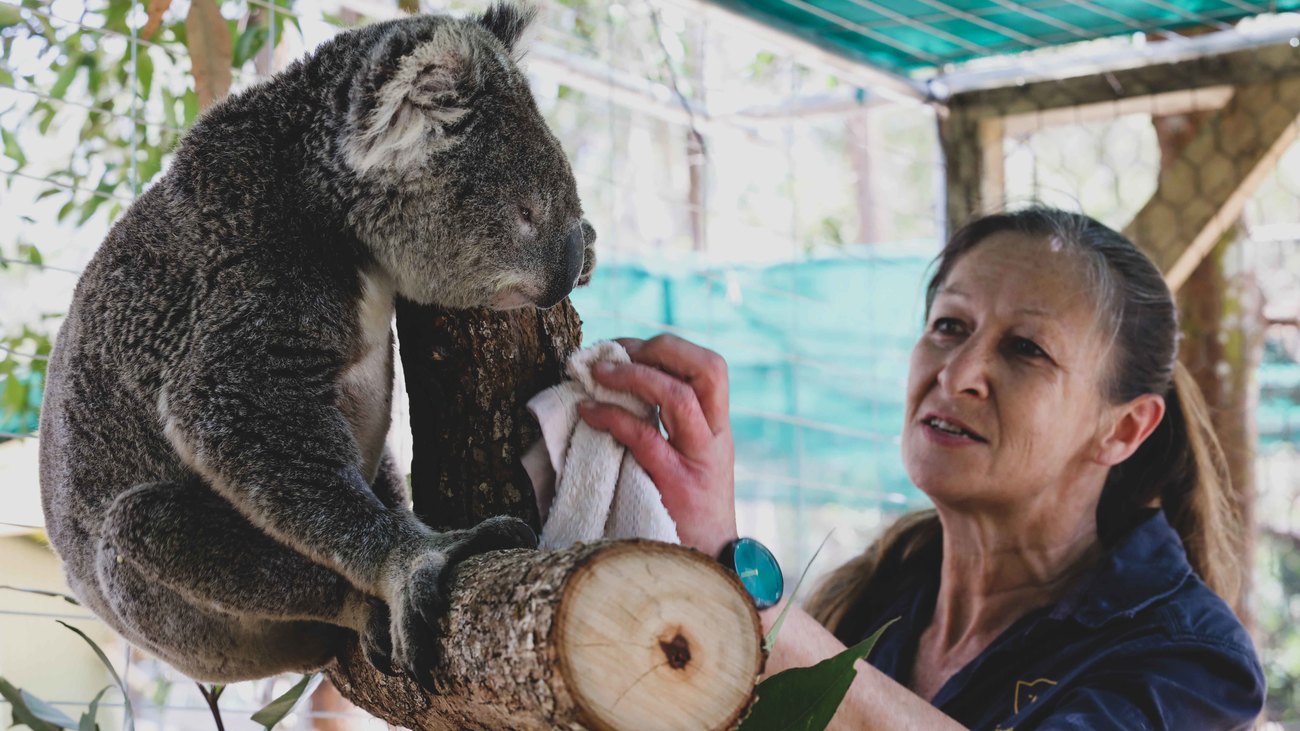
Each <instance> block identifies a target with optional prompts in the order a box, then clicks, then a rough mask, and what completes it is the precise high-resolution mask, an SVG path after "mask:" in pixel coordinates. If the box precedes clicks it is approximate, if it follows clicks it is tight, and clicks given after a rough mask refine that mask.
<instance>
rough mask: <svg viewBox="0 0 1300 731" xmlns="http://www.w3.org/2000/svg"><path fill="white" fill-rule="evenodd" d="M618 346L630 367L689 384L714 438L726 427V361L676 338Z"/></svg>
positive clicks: (626, 342) (659, 337) (628, 341)
mask: <svg viewBox="0 0 1300 731" xmlns="http://www.w3.org/2000/svg"><path fill="white" fill-rule="evenodd" d="M618 342H619V344H621V345H622V346H623V347H624V349H625V350H627V352H628V355H629V356H630V357H631V358H632V361H633V362H634V363H641V364H644V365H648V366H653V367H655V368H658V369H660V370H662V371H665V372H667V373H669V374H671V375H673V376H676V377H677V378H678V379H680V380H682V381H685V382H686V383H687V384H689V385H690V387H691V390H693V391H694V392H695V397H696V398H695V400H696V401H697V402H698V404H699V408H700V411H701V412H702V413H703V415H704V419H705V421H706V422H707V423H708V425H709V428H710V429H711V430H712V431H713V433H714V434H717V433H718V432H720V431H723V430H725V429H727V428H728V427H729V426H730V417H729V410H728V398H729V396H728V385H727V361H726V360H724V359H723V358H722V356H720V355H718V354H717V353H715V352H713V351H712V350H709V349H708V348H702V347H700V346H698V345H696V344H695V343H692V342H690V341H688V340H683V339H681V338H679V337H677V336H676V335H666V334H665V335H656V336H655V337H653V338H650V339H649V340H636V339H633V338H624V339H621V340H619V341H618ZM659 403H660V405H661V406H662V405H663V403H662V402H659Z"/></svg>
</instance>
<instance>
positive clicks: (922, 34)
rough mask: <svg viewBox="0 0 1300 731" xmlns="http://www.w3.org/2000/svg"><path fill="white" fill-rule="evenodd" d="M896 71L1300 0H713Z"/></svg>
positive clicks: (1291, 5) (1195, 24)
mask: <svg viewBox="0 0 1300 731" xmlns="http://www.w3.org/2000/svg"><path fill="white" fill-rule="evenodd" d="M711 2H714V3H716V4H717V5H720V6H722V7H725V8H727V9H729V10H732V11H735V12H738V13H740V14H741V15H744V16H746V17H749V18H752V19H754V20H757V21H759V22H761V23H763V24H765V25H768V26H771V27H773V28H775V29H777V30H780V31H782V32H785V33H788V34H790V35H793V36H796V37H799V38H802V39H804V40H806V41H810V42H812V43H814V44H816V45H818V46H820V47H822V48H824V49H826V50H828V51H831V52H833V53H836V54H839V55H841V56H844V57H846V58H848V59H850V60H853V61H858V62H861V63H865V64H869V65H871V66H875V67H877V68H880V69H884V70H886V71H890V72H893V73H896V74H902V75H909V74H911V73H912V72H914V71H918V70H923V69H934V68H941V67H943V66H944V65H945V64H953V63H961V62H963V61H969V60H971V59H975V58H982V57H986V56H996V55H1001V54H1009V53H1019V52H1021V51H1029V50H1033V49H1036V48H1045V47H1051V46H1058V45H1062V44H1066V43H1076V42H1079V41H1089V40H1095V39H1098V38H1107V37H1110V36H1117V35H1123V34H1127V33H1135V32H1139V31H1142V32H1146V33H1155V32H1158V31H1165V30H1180V29H1186V28H1215V27H1221V25H1220V24H1223V23H1234V22H1236V21H1238V20H1240V19H1242V18H1246V17H1250V16H1253V15H1258V14H1260V13H1276V12H1288V11H1293V10H1296V9H1297V8H1300V0H1277V2H1267V3H1262V2H1243V1H1242V0H1227V1H1221V0H1088V1H1087V2H1073V1H1068V2H1067V1H1064V0H1036V1H1031V2H1011V1H1010V0H711Z"/></svg>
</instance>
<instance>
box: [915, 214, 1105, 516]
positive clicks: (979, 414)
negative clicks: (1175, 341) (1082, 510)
mask: <svg viewBox="0 0 1300 731" xmlns="http://www.w3.org/2000/svg"><path fill="white" fill-rule="evenodd" d="M1087 281H1088V278H1087V276H1086V270H1085V267H1084V265H1083V263H1082V262H1081V261H1080V260H1079V257H1078V255H1077V254H1075V253H1071V252H1069V251H1068V250H1062V249H1061V247H1053V246H1050V245H1049V243H1048V242H1047V241H1045V240H1043V239H1042V238H1041V237H1033V236H1028V235H1025V234H1021V233H1018V232H1010V231H1008V232H1001V233H996V234H993V235H991V236H989V237H988V238H986V239H984V240H983V241H982V242H980V243H978V244H977V245H976V246H975V247H974V248H973V249H971V250H969V251H968V252H967V253H966V254H965V255H964V256H962V257H961V258H960V259H958V261H957V263H956V265H955V266H953V268H952V270H951V272H950V273H949V276H948V279H947V281H945V282H944V283H943V285H942V286H941V287H940V289H939V290H938V294H937V296H936V297H935V300H934V303H933V305H932V306H931V308H930V316H929V319H928V321H927V323H926V329H925V333H924V334H923V335H922V336H921V339H920V340H919V341H918V342H917V344H916V347H915V348H914V349H913V351H912V361H911V370H910V372H909V375H908V386H907V416H906V423H905V424H904V427H903V461H904V464H905V465H906V467H907V472H908V475H909V476H910V477H911V478H912V481H913V482H914V483H915V484H916V485H917V487H919V488H921V489H922V490H923V491H925V492H926V494H928V495H929V496H930V497H931V499H933V500H934V501H935V502H936V503H939V504H942V505H948V506H953V507H957V506H962V505H1011V504H1015V503H1018V502H1022V501H1024V500H1033V499H1051V498H1050V495H1051V493H1052V492H1053V491H1052V490H1050V489H1047V488H1049V487H1052V486H1056V485H1066V484H1069V482H1070V480H1069V478H1070V477H1071V476H1076V475H1078V474H1081V470H1083V469H1084V468H1086V467H1087V466H1088V465H1089V464H1090V463H1092V462H1093V459H1092V456H1093V455H1094V454H1095V451H1096V444H1095V440H1096V435H1097V433H1098V430H1099V426H1100V423H1101V416H1102V414H1103V410H1104V408H1105V406H1106V404H1105V400H1104V398H1103V395H1102V379H1103V378H1104V375H1105V372H1106V365H1107V362H1108V359H1109V355H1108V352H1107V348H1106V344H1107V340H1106V339H1104V338H1103V337H1102V336H1101V333H1100V332H1099V330H1100V328H1099V327H1098V326H1097V324H1096V316H1097V311H1096V308H1095V304H1094V300H1093V297H1092V296H1091V294H1090V292H1089V291H1088V285H1087Z"/></svg>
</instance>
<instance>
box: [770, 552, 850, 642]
mask: <svg viewBox="0 0 1300 731" xmlns="http://www.w3.org/2000/svg"><path fill="white" fill-rule="evenodd" d="M834 533H835V531H833V530H832V531H831V532H830V533H827V534H826V537H825V538H823V539H822V543H821V545H820V546H818V547H817V550H816V551H813V555H812V558H810V559H808V563H806V564H804V566H803V573H801V574H799V580H798V581H796V582H794V588H793V589H791V590H790V598H789V600H787V601H786V603H785V608H784V609H782V610H781V614H780V615H779V616H778V617H777V618H776V622H775V623H773V625H772V629H770V630H768V633H767V636H766V637H764V638H763V652H771V651H772V646H773V645H775V644H776V636H777V635H778V634H779V633H780V632H781V626H782V625H784V624H785V615H786V614H787V613H789V611H790V607H792V606H794V598H795V597H796V596H798V594H799V587H801V586H803V580H804V579H806V578H808V569H810V568H812V565H813V561H816V560H817V556H818V555H820V554H821V552H822V549H823V548H825V547H826V541H829V540H830V539H831V535H832V534H834Z"/></svg>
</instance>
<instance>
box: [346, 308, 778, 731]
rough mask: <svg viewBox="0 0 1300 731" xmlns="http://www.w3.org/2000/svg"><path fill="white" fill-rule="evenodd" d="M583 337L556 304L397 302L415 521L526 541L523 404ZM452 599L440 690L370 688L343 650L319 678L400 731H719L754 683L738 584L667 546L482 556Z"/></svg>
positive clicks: (402, 684) (757, 631)
mask: <svg viewBox="0 0 1300 731" xmlns="http://www.w3.org/2000/svg"><path fill="white" fill-rule="evenodd" d="M581 325H582V323H581V320H580V319H579V318H578V315H577V313H576V311H574V309H573V308H572V306H571V305H570V304H569V302H568V300H565V301H564V302H563V303H561V304H560V305H557V306H556V307H553V308H551V309H549V310H533V309H521V310H514V311H509V312H495V311H487V310H474V311H447V310H440V309H437V308H430V307H423V306H418V305H414V304H411V303H409V302H399V303H398V307H397V329H398V336H399V339H400V354H401V358H402V366H403V369H404V372H405V379H406V388H407V393H408V395H409V397H410V406H411V408H410V415H411V431H412V434H413V437H414V455H413V459H412V466H411V470H412V475H411V488H412V497H413V507H414V510H415V513H416V515H417V516H419V517H420V519H421V520H422V521H424V522H425V523H426V524H428V525H430V526H432V527H434V528H439V529H447V528H460V527H468V526H471V525H474V524H476V523H478V522H480V521H482V520H483V519H485V518H488V517H491V516H494V515H502V514H506V515H513V516H516V517H518V518H521V519H523V520H525V521H527V522H528V523H529V524H531V525H532V526H533V528H534V529H535V530H539V531H540V521H539V517H538V510H537V504H536V499H535V497H534V495H533V490H532V484H531V482H530V481H529V479H528V476H527V473H526V472H525V471H524V469H523V467H522V465H521V464H520V458H521V457H522V455H523V454H524V452H525V450H526V449H527V448H528V447H529V446H530V445H531V444H532V443H533V442H535V441H536V440H537V439H538V437H539V436H540V431H539V429H538V427H537V424H536V422H535V420H534V419H533V418H532V415H531V414H529V413H528V411H527V408H526V403H527V401H528V399H529V398H531V397H532V396H533V395H534V394H536V393H537V392H539V391H541V390H543V389H545V388H547V387H549V386H552V385H554V384H555V383H558V382H559V381H560V379H561V377H562V375H563V372H564V364H565V362H566V360H567V359H568V356H569V354H570V353H572V352H573V351H574V350H576V349H577V347H578V345H579V343H580V340H581ZM450 591H451V593H450V604H451V606H450V610H449V611H448V613H447V615H446V617H445V618H444V623H443V626H442V632H441V635H442V637H443V638H444V639H443V640H442V641H441V643H440V644H441V648H440V649H441V653H440V658H441V659H440V661H439V664H438V665H437V666H436V667H434V668H432V669H431V672H432V673H433V678H434V684H435V686H436V688H437V691H438V692H437V693H436V694H426V693H424V692H423V691H422V690H421V689H420V688H419V687H418V686H417V685H415V684H414V683H413V682H412V681H410V680H409V679H406V678H390V677H387V676H384V675H381V674H380V673H378V672H377V671H376V670H375V669H374V668H373V667H372V666H371V665H370V664H369V663H368V662H367V661H366V660H365V658H364V656H363V654H362V653H361V652H360V650H359V648H358V647H357V645H356V643H355V642H353V643H352V644H350V645H349V646H348V647H347V648H346V649H345V650H344V651H343V652H342V653H340V656H339V658H338V660H337V662H336V663H334V664H333V665H331V666H330V668H328V670H327V672H328V673H329V676H330V679H331V680H332V681H333V682H334V684H335V685H336V686H337V687H338V689H339V691H340V692H341V693H342V694H343V695H344V696H345V697H346V698H348V699H349V700H351V701H352V702H353V703H355V704H356V705H358V706H360V707H361V708H364V709H366V710H367V711H369V712H370V713H372V714H374V715H376V716H378V717H380V718H382V719H384V720H386V721H388V722H389V723H392V724H396V725H399V726H403V727H406V728H411V729H519V730H521V731H527V730H529V729H553V728H564V729H582V728H592V729H637V730H638V731H640V730H641V729H647V730H649V729H664V730H665V731H676V730H677V729H694V728H699V729H725V728H730V727H731V726H733V725H734V724H735V723H736V722H737V721H738V720H739V718H740V717H741V716H742V714H743V713H744V711H745V709H746V708H747V707H748V704H749V701H750V697H751V695H752V691H753V686H754V682H755V680H756V678H757V676H758V674H759V672H760V671H761V665H762V651H761V628H760V625H759V623H758V615H757V613H756V612H755V611H754V609H753V606H752V604H751V602H750V601H749V599H748V596H747V594H745V592H744V589H743V587H741V586H740V583H739V581H738V580H736V578H735V577H734V576H732V575H730V574H728V573H727V572H726V571H724V570H723V569H722V568H721V567H720V565H718V564H717V562H716V561H713V560H711V559H709V558H707V557H705V556H703V555H702V554H699V553H697V552H694V551H690V550H688V549H685V548H681V547H679V546H672V545H668V544H662V543H653V542H649V541H619V542H603V543H596V544H585V545H583V544H580V545H578V546H575V547H574V548H571V549H568V550H565V551H555V552H535V551H502V552H493V553H490V554H485V555H483V556H476V557H474V558H471V559H469V560H467V561H465V562H464V563H462V564H461V565H460V566H459V567H458V568H457V569H456V572H455V575H454V578H453V580H452V584H451V587H450Z"/></svg>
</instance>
